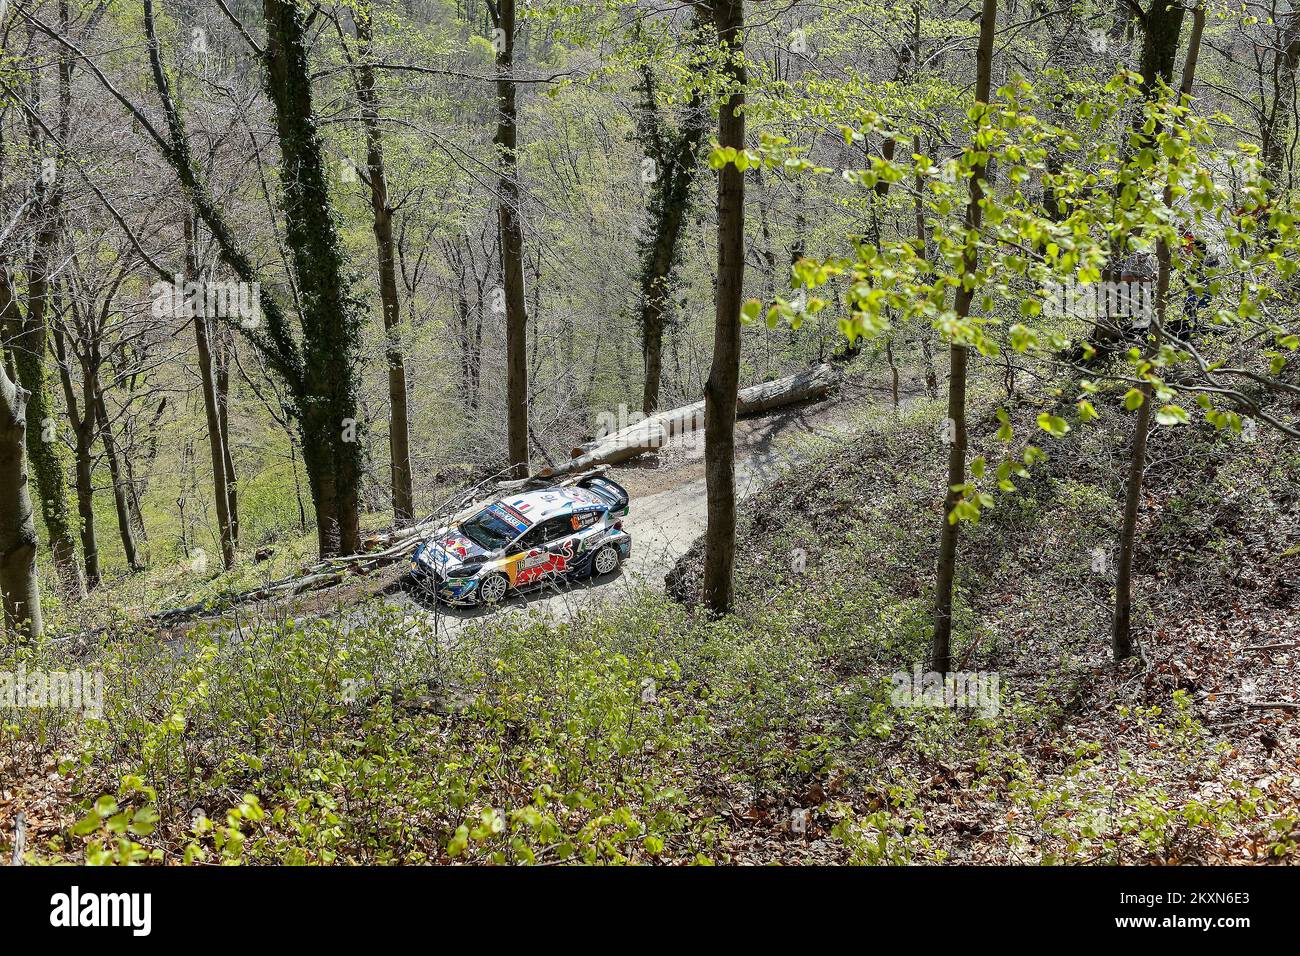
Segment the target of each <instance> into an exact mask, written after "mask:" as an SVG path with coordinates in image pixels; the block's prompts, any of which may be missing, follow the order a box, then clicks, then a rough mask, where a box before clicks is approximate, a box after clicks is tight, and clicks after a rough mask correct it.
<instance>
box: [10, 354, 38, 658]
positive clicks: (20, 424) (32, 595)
mask: <svg viewBox="0 0 1300 956" xmlns="http://www.w3.org/2000/svg"><path fill="white" fill-rule="evenodd" d="M26 399H27V394H26V392H24V391H23V389H22V388H21V387H20V386H19V385H17V384H15V383H14V381H13V380H12V379H10V378H9V373H8V372H7V371H6V370H5V369H4V367H3V364H2V363H0V600H2V601H3V604H4V623H5V629H6V630H7V631H9V632H11V633H13V634H16V635H17V636H18V637H19V638H20V639H23V638H36V637H40V635H41V629H42V628H41V591H40V581H39V579H38V577H37V574H36V524H35V522H34V521H33V520H32V501H31V497H30V493H29V491H28V484H27V457H26V455H25V454H24V451H23V446H24V444H25V436H24V434H23V433H24V432H25V431H26V430H27V415H26V409H25V408H24V405H25V404H26Z"/></svg>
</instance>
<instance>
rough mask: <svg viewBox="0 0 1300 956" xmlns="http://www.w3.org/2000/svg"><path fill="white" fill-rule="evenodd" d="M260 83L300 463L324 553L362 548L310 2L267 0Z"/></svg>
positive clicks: (345, 314)
mask: <svg viewBox="0 0 1300 956" xmlns="http://www.w3.org/2000/svg"><path fill="white" fill-rule="evenodd" d="M262 12H263V16H264V18H265V20H266V33H267V37H266V67H267V75H266V88H267V92H268V94H269V96H270V99H271V102H272V104H273V106H274V107H275V122H276V130H277V132H278V134H279V141H280V153H281V157H282V160H283V162H282V164H281V168H280V181H281V185H282V186H283V190H284V214H285V234H286V239H287V241H288V246H289V250H290V254H291V259H292V262H293V270H294V273H295V275H296V276H297V279H298V287H299V292H300V295H301V298H302V301H303V303H304V308H303V310H302V314H301V319H302V326H303V336H302V343H303V344H302V349H303V381H302V382H301V388H300V389H299V394H298V395H297V396H295V397H296V398H297V399H298V405H299V407H298V412H299V416H300V417H299V428H300V431H301V434H302V440H303V462H304V464H306V466H307V469H308V481H309V484H310V485H311V487H312V490H313V492H319V493H320V494H322V495H323V496H324V497H323V498H322V499H319V500H317V502H316V505H317V507H316V532H317V541H318V544H319V546H320V551H321V554H322V555H324V556H334V555H339V554H352V553H355V552H357V551H359V550H360V548H361V531H360V518H359V512H358V503H359V502H358V494H359V488H358V486H359V484H360V479H361V444H360V442H361V435H360V418H359V416H358V413H357V382H356V370H355V368H356V354H357V347H358V342H359V338H360V330H361V315H362V307H361V304H360V303H359V302H358V301H356V299H355V298H354V297H353V295H352V293H351V288H352V286H353V285H354V282H353V277H352V276H351V275H347V274H346V273H347V271H348V270H347V266H346V262H345V260H344V255H343V247H342V243H341V242H340V240H339V236H338V229H337V227H336V225H335V222H334V218H333V215H332V212H331V206H330V200H329V191H328V188H327V185H326V174H325V158H324V147H323V145H322V142H321V134H320V130H319V127H318V125H317V122H316V115H315V112H314V110H313V107H312V89H311V70H310V66H309V64H308V62H307V40H306V25H305V23H304V20H305V17H306V16H307V13H306V10H305V9H304V8H303V7H302V6H300V5H298V4H296V3H293V2H290V0H263V3H262Z"/></svg>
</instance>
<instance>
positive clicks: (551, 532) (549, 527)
mask: <svg viewBox="0 0 1300 956" xmlns="http://www.w3.org/2000/svg"><path fill="white" fill-rule="evenodd" d="M542 534H543V538H542V543H543V544H550V543H551V542H552V541H559V540H560V539H561V538H563V537H566V536H567V535H570V534H573V519H572V518H571V517H569V516H567V515H566V516H565V517H563V518H552V519H551V520H550V521H548V522H546V524H545V525H544V526H543V527H542Z"/></svg>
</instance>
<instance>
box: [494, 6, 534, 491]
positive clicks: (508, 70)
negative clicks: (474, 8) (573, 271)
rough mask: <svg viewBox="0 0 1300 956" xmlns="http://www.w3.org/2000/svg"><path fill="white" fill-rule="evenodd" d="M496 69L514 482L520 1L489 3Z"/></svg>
mask: <svg viewBox="0 0 1300 956" xmlns="http://www.w3.org/2000/svg"><path fill="white" fill-rule="evenodd" d="M488 9H489V10H490V11H491V13H492V23H493V26H494V27H495V30H494V38H493V46H494V47H495V49H496V66H497V113H498V117H499V119H498V122H497V133H496V138H495V139H494V140H493V142H494V143H495V144H496V148H497V163H498V169H499V175H498V184H497V190H498V194H499V195H498V203H499V204H498V207H497V225H498V232H499V235H500V242H501V272H502V275H503V279H504V283H505V305H506V432H507V444H508V453H509V456H510V466H511V467H510V476H511V477H513V478H523V477H524V476H526V475H527V474H528V312H527V307H526V305H525V301H524V232H523V226H522V223H521V221H520V215H519V158H518V155H517V152H516V150H517V148H518V142H517V138H518V115H517V112H516V108H515V82H514V56H515V0H495V2H493V0H489V3H488Z"/></svg>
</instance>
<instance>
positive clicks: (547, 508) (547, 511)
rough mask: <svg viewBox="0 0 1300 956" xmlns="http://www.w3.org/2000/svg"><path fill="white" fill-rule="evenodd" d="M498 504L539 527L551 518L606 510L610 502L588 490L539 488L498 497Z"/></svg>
mask: <svg viewBox="0 0 1300 956" xmlns="http://www.w3.org/2000/svg"><path fill="white" fill-rule="evenodd" d="M498 503H499V504H501V505H503V506H505V507H506V508H508V509H509V510H511V511H513V512H515V513H516V514H518V515H520V516H521V517H523V518H524V520H526V521H528V522H529V523H530V524H536V523H537V522H539V521H546V520H547V519H549V518H556V517H559V516H561V515H569V514H574V513H582V512H587V511H604V510H605V509H606V508H608V507H609V503H608V502H606V501H603V500H602V499H601V498H600V497H599V496H597V495H596V494H594V493H593V492H590V491H588V490H587V489H586V488H575V487H571V486H565V487H554V488H540V489H538V490H536V491H525V492H521V493H520V494H517V495H508V496H506V497H504V498H499V499H498Z"/></svg>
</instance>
